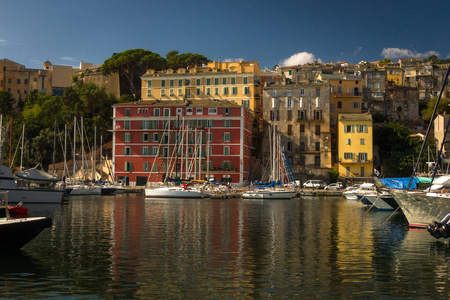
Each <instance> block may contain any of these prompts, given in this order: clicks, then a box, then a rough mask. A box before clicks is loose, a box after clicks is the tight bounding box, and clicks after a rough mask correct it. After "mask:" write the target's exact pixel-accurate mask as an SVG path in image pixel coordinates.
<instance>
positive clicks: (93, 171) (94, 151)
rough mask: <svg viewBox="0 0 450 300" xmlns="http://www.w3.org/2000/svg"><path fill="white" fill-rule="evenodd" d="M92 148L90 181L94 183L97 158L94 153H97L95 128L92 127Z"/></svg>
mask: <svg viewBox="0 0 450 300" xmlns="http://www.w3.org/2000/svg"><path fill="white" fill-rule="evenodd" d="M92 148H93V151H92V153H93V155H92V179H93V180H94V182H95V179H96V178H95V177H96V176H95V163H96V158H97V155H96V151H97V126H94V146H93V147H92Z"/></svg>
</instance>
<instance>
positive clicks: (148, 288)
mask: <svg viewBox="0 0 450 300" xmlns="http://www.w3.org/2000/svg"><path fill="white" fill-rule="evenodd" d="M28 207H29V208H30V211H29V216H49V217H52V218H53V227H52V228H51V229H46V230H45V231H43V232H42V233H41V234H40V235H39V236H37V237H36V238H35V239H34V240H32V241H31V242H30V243H29V244H28V245H26V246H25V247H23V248H22V249H21V251H19V252H18V253H2V254H1V258H0V286H1V291H2V293H0V298H1V299H312V298H326V299H348V298H356V299H358V298H364V299H367V298H390V299H401V298H414V299H448V298H449V295H450V246H449V241H448V240H443V239H440V240H436V239H435V238H433V237H431V236H430V235H429V233H428V232H427V231H426V230H412V229H409V228H408V224H407V222H406V219H405V218H404V216H403V215H402V214H401V213H399V212H397V213H395V214H393V215H392V217H391V214H392V212H382V211H376V210H375V209H371V210H370V211H367V209H366V208H364V207H363V206H362V204H360V203H357V202H353V201H348V200H344V199H339V198H336V197H302V198H296V199H293V200H243V199H206V200H205V199H203V200H182V199H179V200H173V199H172V200H164V199H161V200H158V199H145V197H144V196H142V195H117V196H103V197H99V196H80V197H74V198H71V199H70V202H69V203H68V204H64V205H28ZM431 221H432V220H430V222H431Z"/></svg>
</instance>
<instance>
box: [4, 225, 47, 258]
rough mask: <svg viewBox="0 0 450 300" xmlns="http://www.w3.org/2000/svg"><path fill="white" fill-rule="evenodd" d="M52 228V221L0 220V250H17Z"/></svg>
mask: <svg viewBox="0 0 450 300" xmlns="http://www.w3.org/2000/svg"><path fill="white" fill-rule="evenodd" d="M51 226H52V219H51V218H47V217H36V218H26V219H9V220H6V219H2V220H0V239H1V241H2V242H1V243H0V250H2V251H4V250H18V249H20V248H22V247H23V246H25V245H26V244H27V243H28V242H30V241H31V240H32V239H34V238H35V237H36V236H37V235H38V234H39V233H41V231H42V230H44V229H45V228H48V227H51Z"/></svg>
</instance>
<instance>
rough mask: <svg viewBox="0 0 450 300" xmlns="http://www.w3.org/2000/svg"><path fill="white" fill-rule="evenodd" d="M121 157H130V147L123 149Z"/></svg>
mask: <svg viewBox="0 0 450 300" xmlns="http://www.w3.org/2000/svg"><path fill="white" fill-rule="evenodd" d="M123 155H125V156H131V155H132V151H131V147H124V148H123Z"/></svg>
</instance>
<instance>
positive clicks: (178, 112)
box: [177, 108, 183, 116]
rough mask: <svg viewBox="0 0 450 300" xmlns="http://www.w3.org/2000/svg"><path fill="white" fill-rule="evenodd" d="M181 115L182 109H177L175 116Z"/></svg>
mask: <svg viewBox="0 0 450 300" xmlns="http://www.w3.org/2000/svg"><path fill="white" fill-rule="evenodd" d="M182 115H183V109H182V108H177V116H182Z"/></svg>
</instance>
